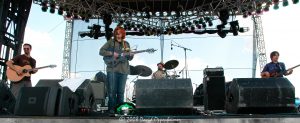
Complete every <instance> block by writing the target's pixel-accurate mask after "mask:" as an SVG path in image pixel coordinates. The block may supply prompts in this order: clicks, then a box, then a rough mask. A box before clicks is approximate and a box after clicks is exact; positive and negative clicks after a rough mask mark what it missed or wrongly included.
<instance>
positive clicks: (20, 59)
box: [12, 54, 36, 81]
mask: <svg viewBox="0 0 300 123" xmlns="http://www.w3.org/2000/svg"><path fill="white" fill-rule="evenodd" d="M12 61H13V62H14V63H13V64H14V65H18V66H21V67H23V66H25V65H30V66H31V67H32V68H35V67H36V66H35V65H36V61H35V59H34V58H32V57H30V58H29V57H27V56H25V55H24V54H23V55H18V56H16V57H14V58H13V59H12ZM20 81H30V76H29V77H27V76H25V77H24V78H23V79H22V80H20Z"/></svg>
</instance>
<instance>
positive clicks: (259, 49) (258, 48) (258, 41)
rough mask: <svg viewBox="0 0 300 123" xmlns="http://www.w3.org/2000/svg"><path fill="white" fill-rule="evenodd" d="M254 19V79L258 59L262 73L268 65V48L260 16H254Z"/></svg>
mask: <svg viewBox="0 0 300 123" xmlns="http://www.w3.org/2000/svg"><path fill="white" fill-rule="evenodd" d="M252 19H253V27H254V29H253V66H252V68H253V71H252V77H255V74H256V65H257V57H258V59H259V66H260V71H262V70H263V68H264V66H265V65H266V64H267V57H266V48H265V41H264V34H263V27H262V21H261V17H260V16H252Z"/></svg>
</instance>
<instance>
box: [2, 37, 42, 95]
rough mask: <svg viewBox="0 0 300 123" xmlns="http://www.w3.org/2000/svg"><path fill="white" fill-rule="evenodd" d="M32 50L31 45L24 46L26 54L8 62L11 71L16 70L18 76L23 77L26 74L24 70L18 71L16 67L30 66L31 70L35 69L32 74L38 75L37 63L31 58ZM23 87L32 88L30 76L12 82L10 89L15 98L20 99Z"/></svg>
mask: <svg viewBox="0 0 300 123" xmlns="http://www.w3.org/2000/svg"><path fill="white" fill-rule="evenodd" d="M31 49H32V47H31V45H30V44H27V43H25V44H23V50H24V54H22V55H17V56H15V57H14V58H12V59H11V60H9V61H7V62H6V65H7V66H8V67H9V69H12V70H14V71H15V72H16V73H17V74H18V75H22V74H24V71H23V69H17V67H16V65H17V66H21V67H23V66H25V65H30V66H31V68H33V71H31V72H30V74H34V73H36V72H37V71H38V70H37V69H34V68H35V66H36V61H35V59H34V58H32V57H31V56H30V52H31ZM22 87H32V84H31V79H30V76H25V77H24V78H22V79H21V80H20V81H11V86H10V89H11V92H12V93H13V94H14V96H15V98H17V97H18V95H19V91H20V89H21V88H22Z"/></svg>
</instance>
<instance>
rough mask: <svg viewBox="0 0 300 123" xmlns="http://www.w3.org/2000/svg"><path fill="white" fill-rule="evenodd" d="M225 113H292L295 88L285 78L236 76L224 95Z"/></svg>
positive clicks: (294, 109)
mask: <svg viewBox="0 0 300 123" xmlns="http://www.w3.org/2000/svg"><path fill="white" fill-rule="evenodd" d="M226 112H227V113H247V114H249V113H251V114H273V113H294V112H296V108H295V88H294V86H293V85H292V83H291V82H290V81H289V80H288V79H287V78H283V77H280V78H236V79H233V80H232V82H231V84H230V86H229V91H228V93H227V96H226Z"/></svg>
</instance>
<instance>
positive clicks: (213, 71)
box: [203, 68, 224, 77]
mask: <svg viewBox="0 0 300 123" xmlns="http://www.w3.org/2000/svg"><path fill="white" fill-rule="evenodd" d="M203 75H204V77H205V76H224V69H223V68H205V69H204V70H203Z"/></svg>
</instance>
